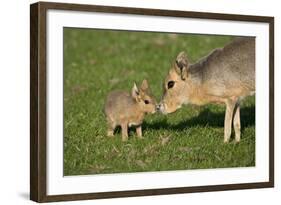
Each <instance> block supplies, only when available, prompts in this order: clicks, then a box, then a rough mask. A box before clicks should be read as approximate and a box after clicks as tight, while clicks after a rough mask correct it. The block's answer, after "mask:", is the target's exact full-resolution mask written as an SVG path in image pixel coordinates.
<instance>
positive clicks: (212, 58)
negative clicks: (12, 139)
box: [193, 37, 255, 97]
mask: <svg viewBox="0 0 281 205" xmlns="http://www.w3.org/2000/svg"><path fill="white" fill-rule="evenodd" d="M193 67H194V70H197V71H196V72H195V73H197V72H198V71H199V73H200V78H201V82H202V84H204V85H206V87H208V92H210V93H209V94H212V95H216V96H225V97H227V96H233V95H236V96H246V95H249V94H250V93H252V92H253V91H255V38H252V37H240V38H235V39H234V40H233V41H232V42H231V43H229V44H227V45H226V46H225V47H224V48H219V49H216V50H214V51H213V52H212V53H211V54H210V55H208V56H207V57H205V58H203V59H201V60H200V61H199V62H198V63H196V64H194V66H193ZM199 73H198V74H199ZM198 74H197V75H198Z"/></svg>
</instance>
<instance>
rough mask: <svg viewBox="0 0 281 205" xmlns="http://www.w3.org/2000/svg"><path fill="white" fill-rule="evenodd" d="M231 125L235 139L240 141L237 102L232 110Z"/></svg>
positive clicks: (238, 107) (238, 106)
mask: <svg viewBox="0 0 281 205" xmlns="http://www.w3.org/2000/svg"><path fill="white" fill-rule="evenodd" d="M233 127H234V131H235V141H236V142H240V136H241V122H240V104H239V102H238V103H237V105H236V107H235V110H234V118H233Z"/></svg>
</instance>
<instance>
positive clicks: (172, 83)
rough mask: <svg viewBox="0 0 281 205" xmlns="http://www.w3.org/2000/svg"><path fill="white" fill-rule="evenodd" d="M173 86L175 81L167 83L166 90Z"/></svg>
mask: <svg viewBox="0 0 281 205" xmlns="http://www.w3.org/2000/svg"><path fill="white" fill-rule="evenodd" d="M174 85H175V81H169V82H168V89H170V88H172V87H174Z"/></svg>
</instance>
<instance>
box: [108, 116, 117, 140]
mask: <svg viewBox="0 0 281 205" xmlns="http://www.w3.org/2000/svg"><path fill="white" fill-rule="evenodd" d="M115 128H116V124H115V123H114V122H113V121H111V120H110V119H107V136H108V137H113V136H114V130H115Z"/></svg>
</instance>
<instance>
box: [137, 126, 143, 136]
mask: <svg viewBox="0 0 281 205" xmlns="http://www.w3.org/2000/svg"><path fill="white" fill-rule="evenodd" d="M136 131H137V136H138V138H142V129H141V125H139V126H137V127H136Z"/></svg>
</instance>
